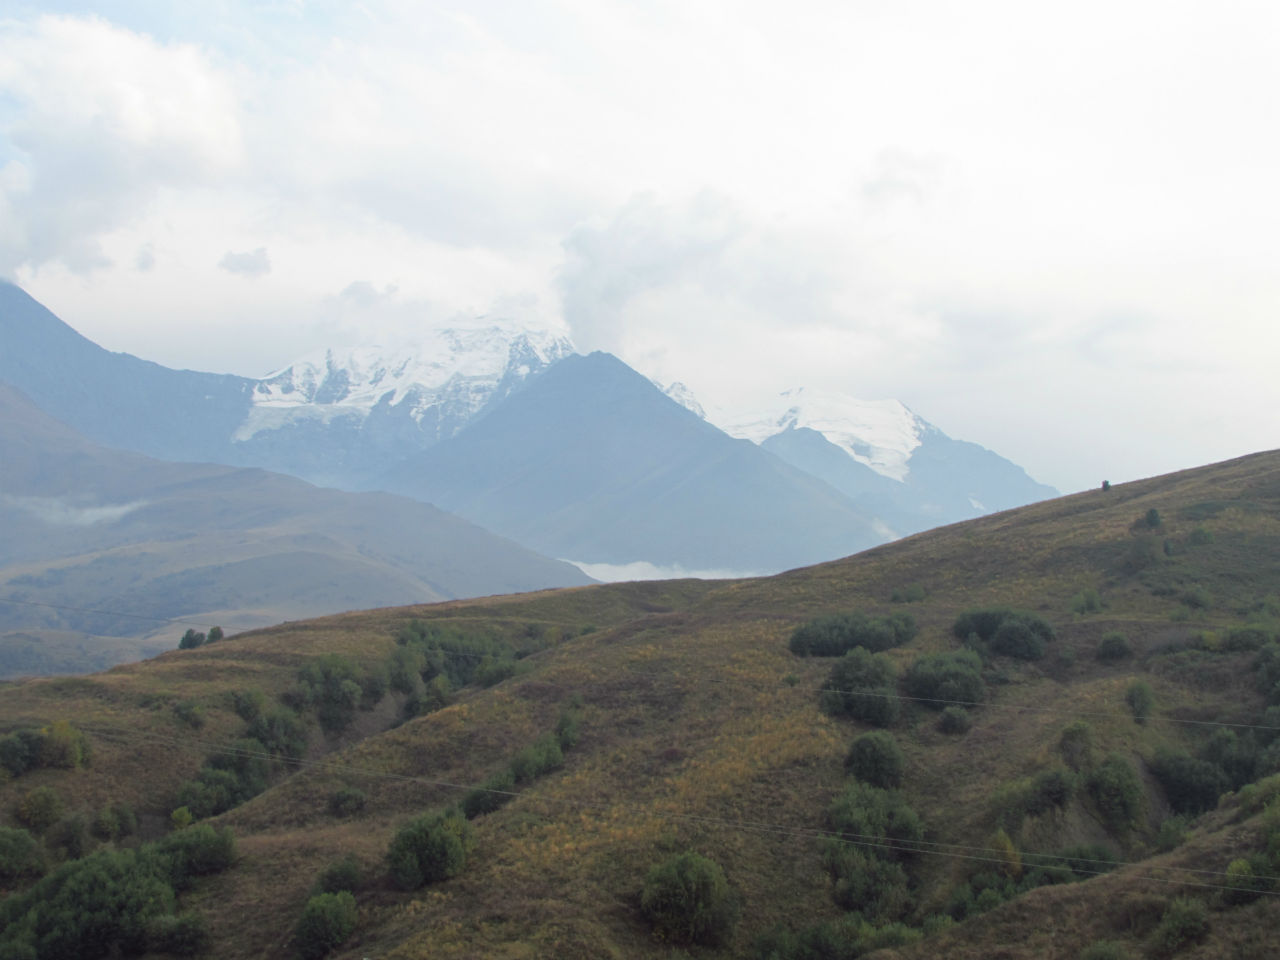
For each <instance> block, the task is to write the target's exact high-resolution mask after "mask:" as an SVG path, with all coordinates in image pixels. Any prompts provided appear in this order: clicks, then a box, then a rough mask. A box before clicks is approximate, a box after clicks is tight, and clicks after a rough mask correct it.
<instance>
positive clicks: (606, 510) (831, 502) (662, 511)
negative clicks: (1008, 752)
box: [0, 284, 1054, 573]
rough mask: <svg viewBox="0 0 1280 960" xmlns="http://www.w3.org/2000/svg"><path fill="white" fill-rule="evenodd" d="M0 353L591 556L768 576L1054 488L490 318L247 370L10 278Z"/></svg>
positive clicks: (187, 448) (787, 398)
mask: <svg viewBox="0 0 1280 960" xmlns="http://www.w3.org/2000/svg"><path fill="white" fill-rule="evenodd" d="M0 346H3V350H2V351H0V380H5V381H8V382H10V383H12V384H14V385H15V386H16V387H18V388H19V389H20V390H22V391H23V392H24V393H25V394H26V395H27V396H28V397H30V398H31V399H32V401H33V402H34V403H36V404H37V405H38V406H39V407H40V408H41V409H43V410H45V411H47V412H49V413H50V414H51V415H53V416H55V417H57V418H58V419H60V420H62V421H64V422H65V423H67V424H69V425H71V426H72V427H74V428H75V429H77V430H79V431H81V432H83V433H84V434H85V435H86V436H87V437H88V438H90V439H92V440H95V441H97V442H99V443H102V444H106V445H110V446H114V447H120V448H123V449H127V450H134V451H138V452H142V453H146V454H148V455H151V456H155V457H160V458H164V459H174V460H195V461H207V462H215V463H226V464H231V465H235V466H257V467H263V468H266V469H270V470H274V471H278V472H281V473H288V474H292V475H294V476H297V477H300V478H303V479H306V480H309V481H311V482H314V483H319V484H322V485H326V486H332V487H337V488H341V489H346V490H376V489H387V490H392V491H395V492H400V493H404V494H407V495H410V496H413V497H415V498H417V499H421V500H425V501H428V502H432V503H435V504H436V505H438V506H440V507H442V508H444V509H447V510H450V511H453V512H456V513H457V514H458V515H459V516H462V517H464V518H466V519H469V520H472V521H474V522H476V523H479V524H481V525H482V526H485V527H487V528H488V529H490V530H492V531H493V532H495V533H498V534H500V535H502V536H506V537H510V538H512V539H515V540H517V541H519V542H522V543H524V544H526V545H528V546H530V547H533V548H534V549H537V550H540V551H542V552H545V553H548V554H551V555H553V556H557V557H563V558H567V559H570V560H573V561H575V562H579V563H583V564H587V565H589V566H588V568H589V569H595V568H593V567H591V566H590V565H619V566H623V565H627V564H634V563H637V562H643V563H647V564H650V565H653V566H657V567H661V568H665V569H670V570H686V571H697V570H708V569H714V570H718V571H726V572H737V573H748V572H769V571H775V570H780V569H785V568H788V567H792V566H797V565H800V564H804V563H811V562H816V561H819V560H824V559H831V558H833V557H836V556H842V555H845V554H848V553H852V552H855V551H857V550H860V549H864V548H865V547H868V546H872V545H874V544H876V543H880V542H884V541H886V540H889V539H893V538H895V537H898V536H902V535H905V534H909V533H912V532H916V531H919V530H922V529H926V528H929V527H932V526H936V525H939V524H943V523H950V522H954V521H956V520H961V519H966V518H969V517H972V516H975V515H980V514H982V513H985V512H989V511H991V510H997V509H1004V508H1006V507H1009V506H1014V505H1017V504H1020V503H1026V502H1031V501H1034V500H1038V499H1043V498H1045V497H1047V496H1051V495H1052V494H1053V493H1054V491H1053V490H1052V488H1049V487H1046V486H1044V485H1041V484H1038V483H1036V482H1035V481H1033V480H1032V479H1031V478H1030V477H1028V476H1027V475H1026V473H1025V472H1024V471H1023V470H1022V469H1021V468H1019V467H1017V466H1016V465H1014V464H1012V463H1010V462H1009V461H1008V460H1005V459H1004V458H1002V457H999V456H998V455H996V454H994V453H992V452H990V451H987V450H985V449H983V448H981V447H979V446H977V445H975V444H970V443H965V442H962V441H956V440H953V439H951V438H949V437H947V436H946V435H945V434H943V433H942V432H941V431H939V430H938V429H937V428H935V427H933V426H931V425H930V424H928V423H927V422H926V421H924V420H923V419H921V418H920V417H918V416H917V415H915V414H914V413H912V412H911V411H909V410H907V409H906V408H905V407H903V406H902V405H901V404H899V403H897V402H896V401H882V402H879V403H872V404H868V403H865V402H861V401H854V400H852V399H850V398H847V397H834V398H833V397H830V396H825V397H824V396H821V395H819V396H812V395H808V394H805V393H803V392H800V393H795V394H791V395H784V396H783V397H781V398H779V400H778V404H777V405H776V408H775V409H771V410H769V411H767V412H765V413H763V414H752V415H741V414H738V415H734V414H725V413H720V412H713V413H712V414H711V415H710V418H709V419H708V418H707V417H706V416H705V415H703V413H702V408H701V406H700V405H699V403H698V401H697V399H696V398H695V397H693V396H692V394H691V393H689V391H688V390H687V389H685V388H683V387H682V386H681V385H679V384H677V385H673V386H672V387H671V388H669V389H668V390H667V391H664V390H662V389H661V388H659V387H658V386H657V385H655V384H653V383H651V382H650V381H648V380H646V379H645V378H643V377H641V376H640V375H639V374H637V373H636V372H635V371H633V370H631V369H630V368H629V367H627V366H626V365H625V364H623V363H622V362H621V361H619V360H617V359H616V358H613V357H609V356H607V355H603V354H600V355H591V356H587V357H584V356H582V355H579V354H577V353H575V352H574V349H573V346H572V344H571V343H570V342H569V341H568V340H567V339H565V338H563V337H561V336H557V335H555V334H553V333H548V332H545V331H536V330H529V329H524V328H521V327H519V326H516V325H513V324H510V323H505V322H500V321H489V320H483V319H482V320H478V321H475V322H473V323H471V324H469V325H465V326H461V327H459V328H457V329H452V330H439V331H431V332H427V333H424V334H423V336H422V339H421V342H420V343H417V344H415V345H413V346H412V348H406V347H403V346H401V347H399V348H394V349H386V350H382V349H374V348H363V349H359V350H354V351H346V352H343V353H338V352H335V351H324V352H322V353H320V354H317V355H314V356H310V357H307V358H303V359H301V360H299V361H297V362H295V363H293V364H290V365H289V366H287V367H286V368H284V369H283V370H280V371H278V372H276V373H274V374H272V375H270V376H268V377H265V378H262V379H257V380H255V379H250V378H245V377H236V376H230V375H216V374H208V373H199V372H194V371H178V370H171V369H168V368H165V367H162V366H159V365H157V364H154V363H149V362H147V361H144V360H140V359H138V358H136V357H133V356H130V355H128V354H117V353H110V352H108V351H106V350H103V349H102V348H100V347H98V346H97V345H96V344H93V343H92V342H90V341H89V340H87V339H85V338H84V337H82V336H80V335H79V334H78V333H76V332H75V331H74V330H73V329H71V328H70V327H69V326H67V325H66V324H65V323H63V322H62V321H61V320H59V319H58V318H57V317H55V316H54V315H53V314H52V313H50V312H49V311H48V310H46V309H45V308H44V307H42V306H41V305H40V304H38V303H37V302H36V301H34V300H33V299H31V298H30V297H29V296H27V294H25V293H24V292H23V291H21V290H20V289H19V288H17V287H15V286H13V285H4V284H0ZM732 438H737V439H738V441H739V442H735V441H734V439H732ZM744 439H745V440H749V441H751V442H750V443H743V442H741V441H742V440H744Z"/></svg>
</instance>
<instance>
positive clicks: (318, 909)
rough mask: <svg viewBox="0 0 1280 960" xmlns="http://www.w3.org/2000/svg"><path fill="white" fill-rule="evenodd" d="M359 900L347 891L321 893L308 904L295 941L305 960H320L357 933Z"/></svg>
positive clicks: (299, 921)
mask: <svg viewBox="0 0 1280 960" xmlns="http://www.w3.org/2000/svg"><path fill="white" fill-rule="evenodd" d="M356 918H357V912H356V899H355V897H353V896H352V895H351V894H350V893H349V892H348V891H346V890H343V891H341V892H339V893H320V894H316V896H314V897H312V898H311V899H310V900H308V901H307V905H306V906H305V907H304V908H303V910H302V917H301V919H299V920H298V926H297V927H296V928H295V929H294V932H293V939H294V943H295V944H296V945H297V948H298V955H299V956H300V957H302V958H303V960H319V958H320V957H323V956H325V955H326V954H328V953H329V951H330V950H332V949H333V948H334V947H338V946H341V945H342V944H343V943H344V942H346V940H347V938H348V937H350V936H351V934H352V933H353V932H355V929H356Z"/></svg>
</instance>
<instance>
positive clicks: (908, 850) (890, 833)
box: [827, 781, 924, 859]
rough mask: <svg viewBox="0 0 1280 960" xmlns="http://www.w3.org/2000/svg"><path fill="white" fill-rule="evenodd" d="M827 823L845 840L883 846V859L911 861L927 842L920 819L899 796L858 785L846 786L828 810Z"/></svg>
mask: <svg viewBox="0 0 1280 960" xmlns="http://www.w3.org/2000/svg"><path fill="white" fill-rule="evenodd" d="M827 822H828V824H829V825H830V826H831V829H832V830H834V831H835V832H837V833H839V834H841V836H842V837H843V838H844V839H846V840H849V841H852V842H854V843H866V842H868V841H870V842H873V843H878V844H881V845H882V846H881V847H880V848H879V852H878V854H877V856H881V857H887V858H897V859H901V858H904V857H909V856H911V855H912V854H914V853H915V852H916V850H917V848H918V844H919V841H920V840H922V839H924V826H923V825H922V824H921V823H920V818H919V816H917V815H916V812H915V810H913V809H912V808H911V807H910V806H909V805H908V804H907V802H906V801H905V800H904V799H903V798H902V795H901V794H900V793H898V792H897V791H896V790H884V789H881V788H880V787H873V786H870V785H868V784H865V783H858V782H857V781H853V782H851V783H848V784H846V785H845V788H844V790H843V791H841V793H840V794H839V795H838V796H837V797H836V799H835V800H834V801H833V802H832V803H831V806H830V807H828V808H827Z"/></svg>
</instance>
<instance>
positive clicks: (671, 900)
mask: <svg viewBox="0 0 1280 960" xmlns="http://www.w3.org/2000/svg"><path fill="white" fill-rule="evenodd" d="M640 910H641V912H642V913H643V914H644V916H645V918H646V919H647V920H648V921H649V923H650V924H652V925H653V929H654V932H655V933H656V934H657V935H658V936H659V937H661V938H662V939H664V940H668V941H670V942H673V943H685V944H694V943H697V944H705V945H709V946H715V945H717V944H720V943H722V942H724V940H725V939H726V938H727V937H728V935H729V934H730V933H731V932H732V930H733V927H734V924H735V923H736V922H737V919H738V905H737V900H736V898H735V897H734V895H733V892H732V891H731V890H730V889H729V882H728V880H726V879H725V875H724V870H722V869H721V868H720V865H719V864H718V863H716V862H715V861H714V860H709V859H708V858H706V857H703V856H700V855H699V854H697V853H694V852H692V851H687V852H685V853H681V854H678V855H676V856H673V857H671V858H669V859H667V860H665V861H663V862H662V863H660V864H657V865H656V866H654V867H653V869H651V870H650V871H649V873H648V875H647V876H646V877H645V879H644V887H643V889H642V890H641V893H640Z"/></svg>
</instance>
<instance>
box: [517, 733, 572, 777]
mask: <svg viewBox="0 0 1280 960" xmlns="http://www.w3.org/2000/svg"><path fill="white" fill-rule="evenodd" d="M563 763H564V752H563V751H562V750H561V749H560V741H559V740H557V739H556V735H555V734H554V733H544V734H543V735H542V736H540V737H539V738H538V739H537V740H535V741H533V743H531V744H530V745H529V746H527V747H525V748H524V749H523V750H521V751H520V752H519V753H517V754H516V755H515V759H513V760H512V761H511V775H512V776H513V777H514V778H515V781H516V783H526V782H528V781H529V780H533V779H535V778H537V777H540V776H542V775H543V774H544V773H549V772H551V771H552V770H554V769H556V768H557V767H559V766H560V765H561V764H563Z"/></svg>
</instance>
